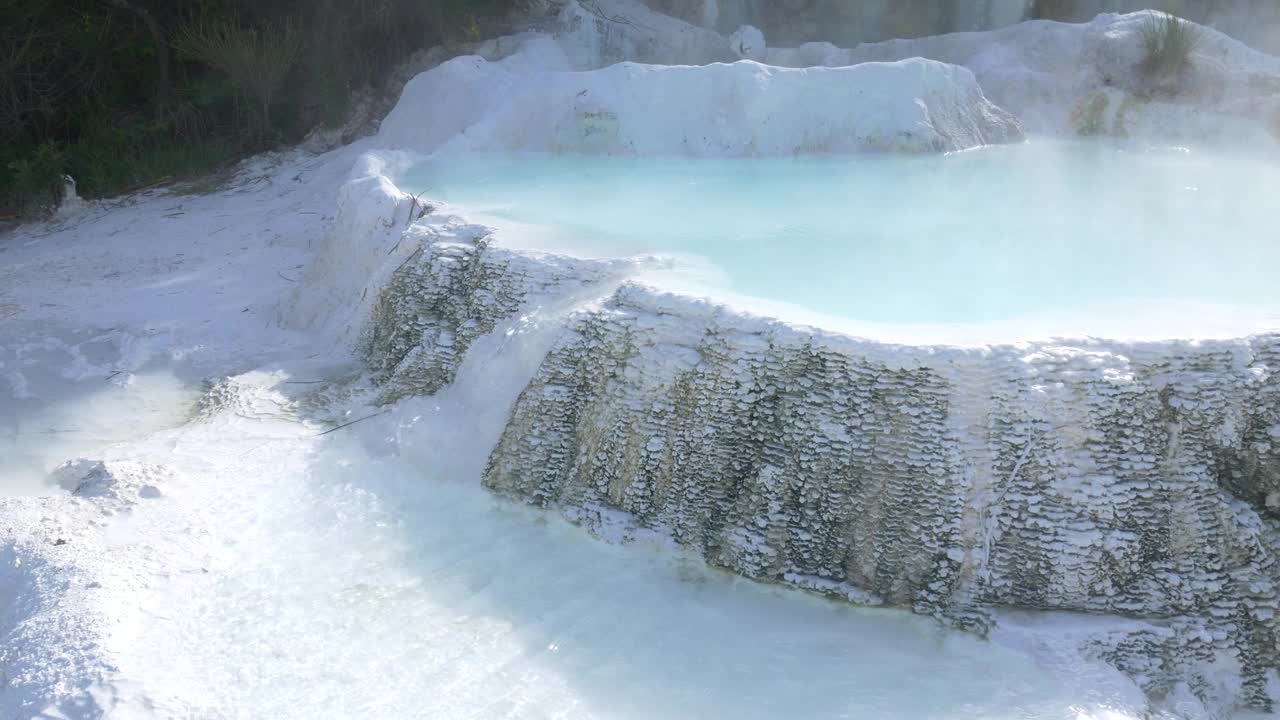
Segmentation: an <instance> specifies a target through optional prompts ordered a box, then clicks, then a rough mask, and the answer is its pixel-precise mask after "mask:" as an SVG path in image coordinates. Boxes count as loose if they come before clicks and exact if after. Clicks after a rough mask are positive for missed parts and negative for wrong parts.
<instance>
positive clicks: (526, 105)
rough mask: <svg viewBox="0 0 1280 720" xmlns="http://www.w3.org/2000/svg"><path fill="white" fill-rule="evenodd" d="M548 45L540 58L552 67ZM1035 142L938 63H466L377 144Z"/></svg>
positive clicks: (561, 146)
mask: <svg viewBox="0 0 1280 720" xmlns="http://www.w3.org/2000/svg"><path fill="white" fill-rule="evenodd" d="M549 42H550V41H546V42H543V43H534V45H533V47H535V48H540V49H542V50H544V51H546V52H547V54H553V52H552V50H553V48H554V46H552V47H551V48H548V43H549ZM726 47H727V45H726ZM1022 137H1023V136H1022V127H1021V125H1020V124H1019V123H1018V121H1017V120H1016V119H1014V118H1013V116H1011V115H1009V114H1008V113H1006V112H1005V111H1004V110H1002V109H1000V108H999V107H997V106H995V105H994V104H992V103H991V102H989V101H988V100H987V99H986V97H984V96H983V94H982V89H981V88H979V87H978V84H977V82H976V81H975V80H974V77H973V74H972V73H971V72H970V71H968V70H966V69H964V68H961V67H956V66H953V65H947V64H944V63H938V62H934V61H929V60H921V59H912V60H904V61H901V62H894V63H866V64H863V65H859V66H856V67H832V68H809V69H803V70H801V69H789V68H775V67H768V66H765V65H760V64H757V63H751V62H738V63H733V64H727V65H726V64H717V65H703V66H687V65H680V66H661V65H638V64H631V63H622V64H618V65H613V66H610V67H607V68H603V69H600V70H592V71H588V72H565V71H563V70H558V69H555V66H554V63H553V62H551V61H545V60H542V59H539V58H538V57H536V56H534V55H533V54H531V53H520V54H517V55H513V56H511V57H508V58H507V59H505V60H503V61H501V62H497V63H491V62H487V61H485V60H483V59H481V58H479V57H460V58H456V59H454V60H450V61H449V62H446V63H444V64H442V65H440V66H438V67H436V68H434V69H432V70H430V71H428V72H425V73H423V74H422V75H419V76H418V77H416V78H414V80H413V81H412V82H410V83H409V84H408V86H407V87H406V88H405V92H404V96H403V97H402V98H401V100H400V103H399V104H398V105H397V106H396V109H395V110H394V111H393V112H392V113H391V114H390V115H389V116H388V117H387V119H386V120H385V121H384V122H383V125H382V130H381V133H380V134H379V137H378V142H379V143H380V145H381V146H382V147H388V148H399V149H408V150H414V151H418V152H437V151H459V150H462V151H551V152H582V153H590V154H606V155H684V156H697V157H704V156H712V157H740V156H779V155H781V156H787V155H794V154H797V153H847V152H860V151H884V150H890V151H902V152H948V151H955V150H963V149H968V148H972V147H976V146H980V145H986V144H993V143H1003V142H1016V141H1018V140H1021V139H1022Z"/></svg>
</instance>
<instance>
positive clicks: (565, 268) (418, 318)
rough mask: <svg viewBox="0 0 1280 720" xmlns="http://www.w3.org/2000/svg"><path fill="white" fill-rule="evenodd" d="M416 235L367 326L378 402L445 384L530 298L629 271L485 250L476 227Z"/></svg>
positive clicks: (483, 234)
mask: <svg viewBox="0 0 1280 720" xmlns="http://www.w3.org/2000/svg"><path fill="white" fill-rule="evenodd" d="M421 229H422V230H424V231H425V232H424V233H423V234H421V235H419V237H418V241H419V242H420V244H419V246H418V250H417V251H415V252H414V253H413V254H412V255H411V256H409V258H408V259H406V260H405V262H404V263H403V264H402V266H401V267H400V268H399V269H397V270H396V271H395V272H394V273H393V274H392V275H391V278H390V281H389V282H388V285H387V287H386V288H385V289H384V290H383V291H382V293H381V294H380V295H379V298H378V301H377V304H376V305H375V306H374V311H373V316H372V321H371V323H370V325H369V330H368V335H367V339H366V344H365V356H366V358H367V359H368V363H369V366H370V367H371V369H373V370H374V372H375V381H376V382H378V383H379V384H380V385H381V386H382V391H381V394H380V402H392V401H394V400H396V399H398V398H400V397H403V396H405V395H430V394H432V393H435V392H436V391H437V390H439V389H440V388H442V387H444V386H445V385H448V384H449V383H450V382H452V381H453V378H454V375H455V374H456V373H457V370H458V365H459V364H460V363H461V362H462V358H463V357H464V356H465V355H466V352H467V349H468V348H470V347H471V343H472V342H474V341H475V340H476V339H477V338H479V337H481V336H483V335H486V334H488V333H489V332H491V331H492V330H493V329H494V327H495V326H496V325H497V324H498V323H499V322H500V321H502V320H505V319H507V318H510V317H511V316H513V315H515V314H516V312H517V311H519V310H520V309H521V308H522V307H523V306H524V305H525V304H526V303H527V302H528V301H529V300H530V299H531V298H536V297H539V296H545V295H548V294H557V295H560V296H571V295H573V294H575V293H578V292H581V291H583V290H585V289H586V288H589V287H591V286H593V285H596V284H599V283H602V282H604V281H607V280H609V279H611V278H614V277H617V276H619V275H621V274H622V273H623V272H625V269H626V268H628V267H630V266H631V263H629V262H625V261H617V262H609V261H596V262H593V261H586V260H577V259H571V258H565V257H559V256H554V255H536V256H531V255H526V254H522V253H514V252H510V251H507V250H503V249H499V248H491V247H490V246H489V242H488V236H489V230H488V229H487V228H484V227H481V226H478V225H452V224H444V225H439V226H435V227H432V226H429V225H428V226H423V227H422V228H421Z"/></svg>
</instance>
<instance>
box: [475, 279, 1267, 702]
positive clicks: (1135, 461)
mask: <svg viewBox="0 0 1280 720" xmlns="http://www.w3.org/2000/svg"><path fill="white" fill-rule="evenodd" d="M1277 353H1280V338H1276V337H1257V338H1252V339H1249V340H1242V341H1238V342H1222V343H1205V344H1200V345H1197V344H1180V345H1177V344H1175V345H1151V346H1141V345H1128V346H1126V345H1090V344H1085V343H1081V344H1079V345H1077V346H1074V347H1071V346H1059V345H1052V344H1044V345H1025V346H1011V347H1002V348H991V349H987V350H982V351H978V350H974V351H958V350H943V349H934V350H931V349H927V348H907V347H887V346H881V345H877V344H875V343H869V342H862V341H854V340H851V339H848V338H841V337H827V336H824V335H822V334H820V333H812V332H806V331H804V330H802V329H797V328H794V327H790V326H788V325H785V324H783V323H777V322H769V321H763V320H759V319H753V318H746V317H743V316H740V315H736V314H734V313H732V312H729V311H727V310H724V309H720V308H717V307H715V306H710V305H706V304H703V303H700V302H696V301H693V300H687V299H680V298H676V297H671V296H665V295H661V294H658V293H655V292H654V291H651V290H647V289H644V288H642V287H638V286H624V288H623V289H622V290H620V291H619V292H618V293H617V294H616V295H615V297H614V299H613V300H612V301H611V302H610V303H609V304H608V305H607V306H606V307H604V308H602V309H599V310H596V311H591V312H584V313H583V314H581V315H580V317H579V318H578V319H577V320H576V321H575V322H574V323H573V324H572V325H571V327H570V328H569V329H568V330H566V332H565V333H564V335H563V337H562V338H561V340H560V341H559V342H558V344H557V345H556V346H555V347H554V348H553V350H552V351H551V352H550V353H549V355H548V356H547V358H546V360H545V362H544V363H543V365H542V367H541V369H540V370H539V372H538V373H537V375H536V376H535V378H534V380H533V381H532V382H531V383H530V385H529V386H528V388H527V389H526V390H525V391H524V393H523V394H522V396H521V398H520V400H519V401H518V403H517V405H516V407H515V409H514V410H513V414H512V417H511V420H510V423H509V425H508V427H507V429H506V431H505V432H504V434H503V437H502V440H501V441H500V442H499V444H498V446H497V448H496V449H495V450H494V452H493V454H492V456H491V458H490V462H489V467H488V469H487V471H486V474H485V479H484V482H485V484H486V485H487V486H488V487H490V488H492V489H494V490H495V491H497V492H500V493H503V494H506V495H509V496H512V497H516V498H520V499H522V500H525V501H528V502H531V503H534V504H537V505H540V506H545V507H553V508H558V509H560V510H561V511H562V512H563V513H564V514H565V515H566V516H568V517H570V518H571V519H573V520H575V521H577V522H580V523H583V524H585V525H587V526H590V527H593V528H596V529H597V530H600V531H603V532H611V530H609V527H610V525H611V524H615V523H616V522H617V515H616V512H617V511H623V512H624V513H626V517H627V518H629V519H628V520H627V522H628V523H629V524H631V526H632V529H633V530H635V529H639V530H644V531H656V532H659V533H662V534H668V535H669V536H670V537H671V538H673V539H674V540H675V541H676V542H678V543H680V544H683V545H687V546H690V547H693V548H696V549H697V550H698V551H700V552H701V553H702V554H703V555H704V556H705V557H706V558H707V560H708V561H710V562H712V563H715V564H718V565H722V566H724V567H726V568H729V569H732V570H734V571H736V572H739V573H742V574H744V575H746V576H748V577H752V578H756V579H760V580H766V581H775V582H783V583H788V584H792V585H796V586H799V587H804V588H808V589H811V590H817V591H820V592H826V593H828V594H833V595H837V596H842V597H848V598H850V599H853V600H856V601H863V602H881V603H889V604H895V605H909V606H913V607H914V608H916V609H917V610H918V611H922V612H931V613H935V614H939V615H943V616H947V617H951V618H953V619H955V620H957V621H958V622H960V623H961V624H963V625H967V626H974V627H978V628H981V627H985V626H986V625H987V623H988V618H987V615H986V611H985V608H989V607H996V606H999V607H1016V608H1026V609H1035V610H1069V611H1080V612H1087V613H1108V614H1113V615H1120V616H1130V617H1138V618H1147V619H1149V620H1150V621H1151V622H1152V626H1151V627H1154V628H1157V629H1156V630H1145V631H1143V632H1140V633H1127V634H1126V633H1121V634H1118V635H1117V634H1115V633H1111V634H1101V635H1097V636H1093V637H1091V638H1090V639H1089V641H1088V643H1087V644H1088V645H1089V647H1090V648H1091V651H1092V652H1094V653H1095V654H1096V655H1097V656H1100V657H1104V658H1106V659H1107V660H1108V661H1110V662H1112V663H1113V664H1115V665H1116V666H1117V667H1120V668H1121V669H1122V670H1124V671H1126V672H1128V673H1130V674H1131V675H1134V676H1135V677H1138V678H1140V679H1141V681H1142V682H1143V683H1144V685H1145V687H1146V689H1147V690H1148V691H1149V692H1151V693H1153V694H1154V695H1157V696H1158V695H1164V694H1167V693H1169V692H1172V691H1173V689H1174V687H1175V686H1176V685H1177V684H1178V683H1186V684H1187V685H1188V686H1189V687H1190V688H1191V689H1192V691H1194V692H1195V693H1196V694H1197V695H1199V696H1200V697H1203V698H1206V699H1210V700H1213V701H1214V702H1219V703H1220V702H1224V698H1228V700H1226V701H1227V702H1229V698H1232V697H1237V698H1243V699H1244V700H1245V701H1247V702H1249V703H1252V704H1254V705H1256V706H1258V707H1264V708H1266V707H1269V703H1270V702H1273V701H1274V700H1275V698H1274V697H1270V694H1271V693H1272V692H1273V690H1274V685H1273V686H1272V690H1268V683H1269V682H1271V683H1274V677H1273V673H1274V668H1275V667H1276V666H1277V662H1278V661H1280V655H1278V652H1277V632H1278V630H1280V624H1278V621H1277V617H1276V610H1275V608H1276V603H1277V584H1278V583H1280V565H1278V564H1277V561H1276V545H1277V532H1278V527H1280V526H1278V525H1277V514H1276V509H1275V507H1274V503H1272V504H1270V505H1269V501H1268V498H1272V499H1274V494H1273V493H1274V488H1275V482H1276V480H1275V472H1274V470H1275V467H1276V463H1277V461H1280V450H1278V449H1277V448H1276V447H1275V446H1274V444H1273V440H1274V438H1273V437H1272V435H1271V434H1270V433H1272V432H1275V427H1276V426H1275V422H1276V412H1277V403H1276V397H1277V396H1276V392H1277V391H1276V384H1277V378H1276V375H1275V370H1276V360H1277V357H1278V355H1277ZM1224 664H1226V665H1227V666H1236V667H1238V668H1239V675H1238V677H1239V679H1240V682H1242V686H1241V687H1235V688H1226V689H1224V688H1222V687H1221V681H1220V680H1219V679H1215V678H1216V677H1217V674H1215V672H1211V671H1209V670H1208V669H1207V668H1213V667H1215V666H1217V667H1219V668H1220V667H1222V666H1223V665H1224Z"/></svg>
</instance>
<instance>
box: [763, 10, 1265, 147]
mask: <svg viewBox="0 0 1280 720" xmlns="http://www.w3.org/2000/svg"><path fill="white" fill-rule="evenodd" d="M1147 20H1148V15H1147V14H1146V13H1134V14H1131V15H1102V16H1099V17H1098V18H1096V19H1094V20H1093V21H1091V22H1088V23H1082V24H1069V23H1060V22H1052V21H1033V22H1024V23H1019V24H1017V25H1014V26H1011V27H1005V28H1001V29H998V30H993V31H990V32H982V33H954V34H950V35H940V36H934V37H923V38H918V39H911V40H888V41H885V42H878V43H867V44H862V45H858V46H856V47H854V48H852V49H843V48H838V47H836V46H835V45H832V44H830V43H824V42H818V43H807V44H804V45H800V46H798V47H794V48H770V49H769V52H768V53H767V54H766V59H765V62H767V63H769V64H773V65H783V66H794V67H807V66H813V65H830V66H841V65H850V64H856V63H864V62H872V61H889V60H898V59H901V58H909V57H927V58H931V59H934V60H939V61H942V62H947V63H955V64H957V65H963V66H964V67H967V68H969V69H970V70H972V71H973V73H974V75H975V76H976V77H977V79H978V82H979V84H981V86H982V89H983V91H984V92H986V94H987V96H988V97H990V98H991V99H992V100H993V101H994V102H996V103H997V104H999V105H1000V106H1001V107H1004V108H1006V109H1008V110H1009V111H1011V112H1013V113H1014V114H1015V115H1017V116H1018V118H1019V119H1020V120H1021V121H1022V122H1023V123H1024V124H1025V125H1026V126H1027V128H1028V129H1031V130H1036V131H1041V132H1050V133H1080V134H1101V133H1106V134H1116V135H1129V136H1134V137H1151V138H1154V139H1170V138H1171V137H1172V138H1174V139H1186V138H1193V139H1229V140H1233V141H1235V142H1241V141H1245V140H1251V139H1253V138H1251V137H1249V134H1266V135H1274V134H1275V133H1276V132H1277V129H1278V128H1280V124H1278V123H1280V94H1277V93H1276V91H1275V90H1276V88H1280V59H1278V58H1275V57H1273V56H1270V55H1266V54H1264V53H1261V52H1258V51H1256V50H1253V49H1251V48H1249V47H1246V46H1245V45H1243V44H1242V43H1240V42H1238V41H1236V40H1233V39H1231V38H1230V37H1227V36H1226V35H1223V34H1222V33H1219V32H1216V31H1214V30H1211V29H1208V28H1203V29H1202V30H1201V33H1202V39H1201V43H1200V45H1199V47H1198V48H1197V50H1196V53H1195V54H1194V55H1193V56H1192V58H1191V61H1190V64H1189V66H1188V68H1187V69H1186V70H1185V71H1184V72H1183V75H1182V77H1181V78H1180V79H1179V82H1178V84H1177V92H1176V93H1173V94H1172V95H1170V94H1169V93H1167V92H1153V88H1151V87H1148V85H1149V82H1148V80H1147V78H1146V76H1145V74H1144V73H1143V71H1142V68H1141V65H1142V60H1143V50H1142V43H1141V39H1140V32H1141V28H1142V26H1143V24H1144V23H1146V22H1147ZM766 37H768V35H767V30H766ZM770 39H771V40H772V38H770ZM1099 93H1103V94H1105V96H1106V97H1107V98H1108V100H1107V102H1108V103H1109V106H1104V107H1102V108H1100V109H1099V112H1098V113H1097V114H1099V115H1101V116H1105V117H1106V121H1104V122H1102V123H1100V124H1099V123H1095V124H1093V125H1092V126H1091V127H1092V130H1091V131H1089V132H1082V129H1083V128H1082V126H1081V124H1080V123H1079V122H1078V116H1079V114H1080V111H1081V107H1082V104H1083V103H1088V102H1097V98H1098V95H1099ZM1086 127H1089V126H1086Z"/></svg>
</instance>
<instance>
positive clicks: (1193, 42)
mask: <svg viewBox="0 0 1280 720" xmlns="http://www.w3.org/2000/svg"><path fill="white" fill-rule="evenodd" d="M1138 32H1139V37H1140V38H1141V40H1142V50H1143V53H1144V56H1143V60H1142V68H1143V70H1144V71H1145V72H1146V74H1147V76H1148V78H1149V79H1150V80H1151V81H1153V83H1154V85H1156V86H1162V85H1166V84H1167V83H1169V82H1171V81H1173V80H1176V79H1177V78H1178V77H1179V75H1180V74H1181V73H1182V70H1183V68H1185V67H1186V66H1187V63H1188V61H1190V59H1191V55H1192V53H1194V52H1195V50H1196V48H1197V47H1199V45H1200V41H1201V40H1202V39H1203V36H1202V34H1201V32H1200V28H1199V27H1197V26H1196V25H1194V24H1192V23H1189V22H1187V21H1186V20H1183V19H1181V18H1179V17H1177V16H1174V15H1170V14H1168V13H1161V12H1153V13H1152V14H1151V16H1150V17H1148V18H1147V20H1146V21H1145V22H1144V23H1143V24H1142V27H1141V28H1140V29H1139V31H1138Z"/></svg>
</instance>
